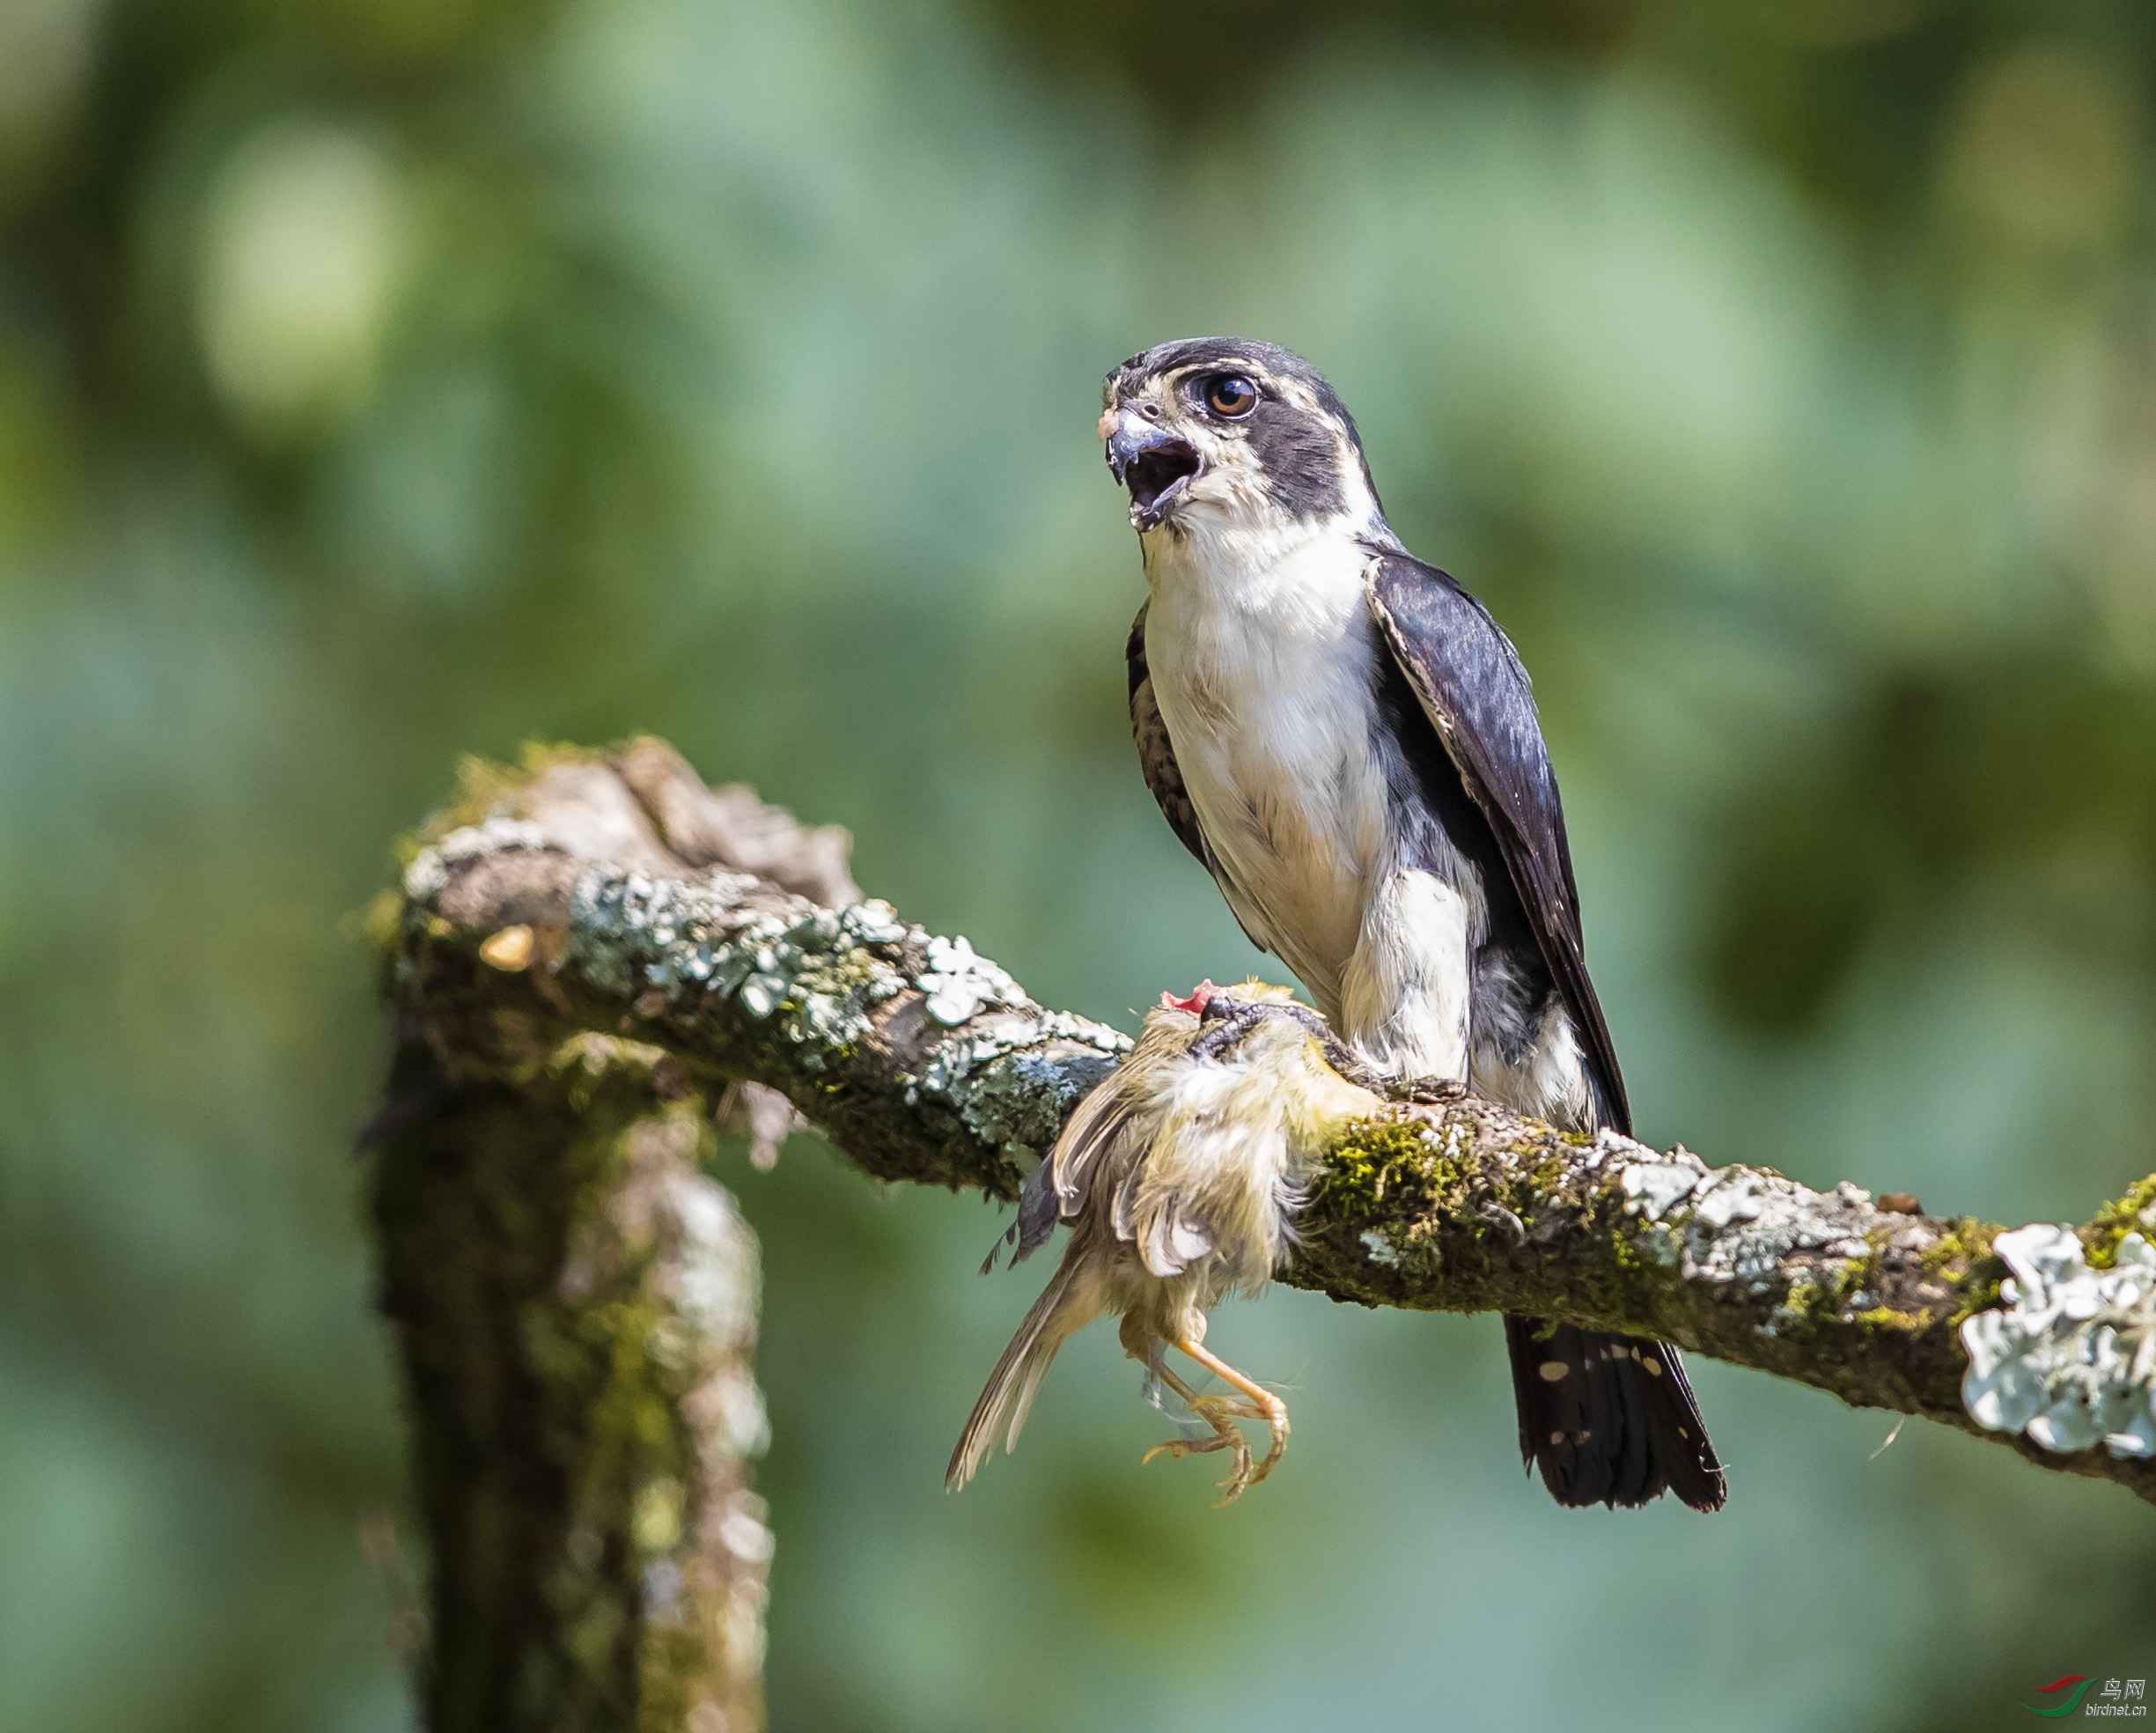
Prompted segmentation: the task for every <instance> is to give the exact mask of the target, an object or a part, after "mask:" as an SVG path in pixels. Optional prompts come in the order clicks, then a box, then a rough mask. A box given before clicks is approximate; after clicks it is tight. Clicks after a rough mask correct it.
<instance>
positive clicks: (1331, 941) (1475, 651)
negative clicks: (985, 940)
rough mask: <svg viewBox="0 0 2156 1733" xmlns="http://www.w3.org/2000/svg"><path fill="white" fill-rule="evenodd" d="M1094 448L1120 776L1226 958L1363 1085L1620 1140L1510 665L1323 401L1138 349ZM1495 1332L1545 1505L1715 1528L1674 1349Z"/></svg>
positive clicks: (1559, 852)
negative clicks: (1187, 871)
mask: <svg viewBox="0 0 2156 1733" xmlns="http://www.w3.org/2000/svg"><path fill="white" fill-rule="evenodd" d="M1098 431H1099V433H1100V438H1101V439H1102V440H1103V441H1104V442H1105V444H1106V446H1107V461H1108V466H1109V468H1110V469H1111V470H1112V471H1113V472H1114V474H1115V479H1116V480H1117V482H1119V483H1121V484H1122V485H1123V486H1124V487H1125V488H1127V489H1128V490H1129V492H1130V521H1131V524H1132V525H1133V527H1135V528H1136V529H1137V533H1138V542H1139V547H1140V549H1141V551H1142V553H1143V557H1144V571H1145V582H1146V586H1147V589H1148V591H1149V592H1150V594H1149V596H1148V599H1147V601H1146V603H1145V605H1144V607H1142V608H1140V609H1139V610H1138V616H1137V621H1136V623H1134V624H1133V626H1132V628H1131V631H1130V644H1129V660H1130V719H1131V726H1132V729H1133V731H1134V733H1135V734H1136V736H1137V747H1138V756H1139V760H1140V763H1141V764H1142V766H1143V768H1144V775H1145V780H1146V783H1147V785H1149V786H1150V787H1151V788H1152V793H1153V795H1154V798H1155V799H1156V800H1158V801H1159V805H1160V810H1161V811H1162V813H1163V814H1165V815H1166V818H1167V821H1168V823H1169V825H1170V826H1171V827H1172V828H1173V829H1174V832H1175V834H1176V836H1177V837H1180V838H1181V841H1182V843H1183V845H1184V846H1185V847H1186V848H1188V850H1189V851H1190V852H1191V853H1192V854H1193V855H1195V856H1196V858H1197V859H1198V860H1199V861H1200V863H1201V864H1203V867H1205V870H1206V871H1207V872H1208V873H1210V874H1211V875H1212V877H1213V880H1214V881H1215V883H1217V884H1218V886H1219V888H1220V891H1221V894H1222V895H1223V896H1225V898H1226V899H1227V903H1228V906H1229V907H1230V908H1231V909H1232V910H1233V911H1234V914H1235V918H1236V919H1237V920H1239V921H1240V923H1241V924H1242V927H1243V930H1244V931H1245V932H1246V933H1248V934H1249V936H1250V938H1251V940H1252V942H1254V943H1255V944H1256V945H1257V946H1258V947H1259V948H1262V949H1263V950H1267V951H1269V952H1271V953H1272V954H1273V955H1276V956H1277V957H1279V958H1280V959H1281V961H1282V962H1284V963H1285V964H1286V965H1287V966H1288V967H1289V968H1290V969H1291V970H1293V971H1294V973H1295V974H1296V976H1297V977H1299V979H1300V980H1301V982H1302V984H1303V985H1304V986H1305V987H1306V989H1307V990H1308V992H1309V993H1310V996H1311V998H1312V999H1313V1000H1314V1001H1315V1003H1316V1005H1317V1007H1318V1009H1319V1010H1320V1011H1321V1012H1322V1013H1323V1014H1324V1016H1325V1018H1326V1020H1327V1021H1328V1022H1329V1023H1330V1025H1331V1026H1332V1028H1333V1029H1335V1030H1336V1031H1337V1032H1338V1034H1339V1035H1340V1036H1342V1037H1344V1039H1345V1041H1346V1043H1347V1044H1348V1046H1349V1047H1350V1048H1351V1049H1352V1050H1353V1051H1354V1053H1355V1054H1356V1055H1357V1056H1358V1057H1359V1058H1360V1059H1361V1060H1362V1061H1363V1062H1365V1064H1366V1065H1367V1066H1370V1067H1372V1069H1374V1071H1375V1072H1376V1073H1380V1075H1382V1076H1384V1077H1387V1078H1392V1079H1397V1080H1418V1079H1434V1080H1444V1081H1446V1082H1450V1083H1453V1084H1457V1085H1461V1086H1465V1087H1467V1088H1471V1089H1473V1090H1474V1091H1475V1093H1477V1094H1479V1095H1484V1096H1486V1097H1489V1098H1491V1099H1494V1100H1496V1101H1498V1102H1503V1103H1505V1105H1507V1106H1510V1107H1512V1108H1514V1109H1516V1110H1519V1111H1520V1112H1522V1113H1526V1114H1528V1115H1530V1116H1532V1117H1536V1118H1540V1119H1543V1120H1546V1121H1549V1122H1550V1123H1552V1124H1555V1125H1562V1126H1564V1127H1567V1128H1570V1129H1574V1130H1578V1131H1583V1132H1585V1131H1592V1130H1594V1129H1595V1128H1597V1127H1600V1126H1605V1125H1607V1126H1611V1127H1614V1128H1615V1129H1616V1130H1618V1131H1620V1132H1629V1131H1630V1108H1629V1106H1628V1104H1627V1102H1626V1100H1625V1093H1624V1080H1623V1076H1622V1075H1621V1074H1620V1073H1619V1071H1618V1068H1617V1056H1616V1052H1615V1048H1614V1046H1613V1045H1612V1043H1611V1041H1610V1036H1609V1031H1608V1027H1607V1025H1606V1024H1605V1023H1604V1021H1603V1019H1602V1011H1601V1007H1600V1005H1599V1004H1598V1003H1597V1001H1596V999H1595V994H1594V988H1593V984H1592V983H1591V982H1590V981H1589V980H1588V978H1587V970H1586V957H1585V954H1584V951H1583V948H1582V941H1581V935H1580V918H1579V899H1578V892H1577V890H1576V889H1575V887H1574V884H1573V879H1572V864H1571V854H1570V851H1569V850H1568V848H1567V846H1566V843H1565V836H1564V813H1563V811H1562V809H1561V808H1560V806H1559V804H1558V799H1557V784H1556V777H1555V776H1554V775H1553V774H1552V772H1551V770H1550V765H1549V753H1548V751H1547V749H1546V748H1545V747H1544V744H1543V741H1542V727H1541V724H1540V722H1539V720H1538V719H1537V715H1536V712H1535V707H1534V697H1533V695H1532V693H1531V691H1530V690H1529V687H1528V682H1527V672H1526V670H1525V669H1524V668H1523V667H1522V666H1521V664H1520V657H1519V655H1518V653H1516V652H1515V651H1514V649H1513V647H1512V642H1511V640H1510V639H1508V638H1506V637H1505V633H1504V631H1502V630H1501V629H1500V628H1499V627H1498V625H1497V622H1496V621H1495V620H1494V619H1493V618H1492V617H1491V616H1490V612H1489V610H1488V609H1487V608H1484V607H1483V604H1482V603H1481V602H1480V601H1477V600H1476V599H1475V597H1474V596H1472V595H1470V594H1468V592H1467V591H1466V590H1465V589H1463V588H1462V587H1461V585H1460V584H1459V583H1458V582H1456V581H1455V580H1454V579H1452V578H1450V577H1448V576H1447V575H1446V573H1445V572H1440V571H1439V570H1438V569H1437V568H1436V567H1435V566H1432V565H1428V564H1424V562H1423V561H1421V560H1418V559H1416V557H1414V556H1413V555H1412V554H1410V553H1409V551H1408V550H1407V549H1406V548H1405V547H1404V546H1402V543H1401V541H1400V538H1399V537H1398V536H1397V535H1394V532H1393V529H1392V527H1391V526H1390V525H1389V524H1388V523H1387V521H1386V519H1385V513H1384V512H1383V510H1382V508H1381V507H1380V505H1379V502H1378V496H1377V490H1376V488H1375V486H1374V484H1373V483H1372V479H1371V474H1370V468H1369V464H1368V462H1367V461H1366V460H1365V456H1364V454H1363V447H1362V443H1361V439H1360V438H1359V436H1358V434H1357V432H1356V429H1355V424H1354V422H1353V420H1352V419H1351V418H1350V417H1349V415H1348V412H1347V410H1346V409H1344V408H1343V406H1342V404H1341V402H1340V400H1339V398H1338V397H1337V396H1336V395H1335V394H1334V392H1333V389H1332V387H1330V386H1329V385H1328V384H1327V383H1326V381H1325V380H1324V379H1323V377H1321V375H1320V374H1319V373H1318V372H1317V371H1316V370H1315V369H1314V368H1313V367H1312V366H1311V365H1310V364H1309V363H1308V362H1306V361H1305V360H1303V359H1302V358H1300V357H1299V356H1296V355H1292V354H1291V353H1289V352H1288V351H1287V350H1284V349H1280V348H1277V347H1276V346H1274V345H1273V344H1271V343H1256V342H1249V341H1245V340H1242V339H1238V338H1199V339H1193V340H1188V341H1183V342H1176V343H1162V344H1160V345H1159V346H1158V347H1156V348H1153V349H1149V350H1146V351H1145V352H1144V353H1143V354H1141V355H1134V356H1132V357H1131V358H1130V359H1129V360H1128V361H1126V362H1124V363H1123V364H1122V365H1121V366H1119V367H1117V368H1116V369H1115V371H1114V372H1111V373H1110V374H1109V375H1108V376H1107V385H1106V387H1105V389H1104V392H1103V410H1102V414H1101V417H1100V424H1099V430H1098ZM1059 1183H1060V1182H1059ZM1203 1226H1204V1224H1203V1222H1201V1227H1203ZM1219 1226H1220V1224H1212V1229H1213V1230H1214V1231H1215V1232H1216V1237H1217V1236H1218V1233H1217V1230H1218V1227H1219ZM1505 1340H1506V1344H1507V1346H1508V1348H1509V1350H1510V1354H1511V1361H1512V1384H1513V1390H1514V1394H1515V1397H1516V1398H1517V1401H1518V1406H1519V1413H1520V1451H1521V1455H1522V1456H1523V1458H1525V1460H1526V1461H1527V1462H1528V1463H1530V1464H1534V1466H1536V1467H1538V1468H1539V1469H1540V1470H1541V1472H1542V1481H1543V1484H1544V1485H1545V1486H1548V1488H1549V1491H1550V1493H1551V1494H1552V1495H1553V1496H1554V1497H1555V1498H1556V1501H1557V1502H1558V1503H1560V1504H1564V1505H1591V1504H1597V1503H1601V1504H1609V1505H1618V1506H1633V1505H1639V1504H1644V1503H1645V1502H1646V1501H1649V1500H1651V1499H1653V1498H1656V1497H1658V1496H1659V1495H1660V1494H1661V1493H1663V1492H1664V1491H1666V1490H1668V1491H1674V1492H1675V1493H1676V1494H1677V1496H1678V1497H1679V1498H1681V1500H1683V1501H1684V1502H1685V1503H1687V1504H1689V1505H1690V1506H1691V1507H1693V1508H1695V1509H1698V1510H1713V1509H1717V1508H1719V1507H1720V1506H1721V1504H1722V1502H1723V1500H1724V1497H1725V1489H1724V1485H1723V1474H1722V1468H1721V1464H1720V1463H1719V1461H1718V1458H1717V1457H1716V1455H1715V1452H1714V1448H1713V1446H1712V1445H1711V1443H1710V1442H1709V1441H1708V1437H1707V1433H1706V1428H1705V1427H1704V1426H1703V1424H1702V1423H1701V1421H1700V1418H1699V1411H1698V1408H1697V1406H1696V1404H1695V1403H1694V1401H1693V1397H1692V1392H1691V1389H1690V1386H1689V1383H1688V1382H1687V1380H1686V1378H1685V1375H1684V1370H1683V1367H1682V1363H1681V1361H1680V1360H1679V1358H1678V1355H1677V1353H1676V1351H1675V1350H1674V1348H1672V1347H1670V1346H1668V1345H1667V1344H1666V1343H1659V1342H1652V1341H1645V1340H1641V1339H1637V1338H1630V1337H1624V1336H1615V1335H1604V1334H1598V1333H1595V1332H1593V1331H1585V1330H1580V1329H1577V1328H1575V1327H1573V1326H1571V1325H1569V1324H1559V1325H1556V1326H1555V1327H1554V1328H1553V1327H1550V1326H1548V1325H1537V1324H1534V1323H1532V1322H1530V1321H1529V1320H1527V1319H1525V1318H1520V1317H1507V1318H1506V1319H1505ZM1015 1346H1016V1345H1014V1347H1015ZM1246 1394H1247V1390H1246ZM1254 1404H1255V1398H1254Z"/></svg>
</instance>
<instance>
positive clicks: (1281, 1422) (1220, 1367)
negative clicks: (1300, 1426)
mask: <svg viewBox="0 0 2156 1733" xmlns="http://www.w3.org/2000/svg"><path fill="white" fill-rule="evenodd" d="M1175 1346H1177V1347H1178V1348H1180V1349H1181V1351H1182V1352H1183V1353H1187V1354H1188V1355H1189V1356H1190V1358H1191V1359H1193V1360H1195V1361H1197V1363H1198V1364H1199V1365H1200V1366H1203V1368H1205V1369H1206V1370H1207V1371H1208V1372H1210V1373H1211V1374H1212V1375H1214V1376H1215V1377H1216V1378H1218V1379H1221V1380H1222V1381H1223V1382H1225V1383H1229V1384H1232V1385H1233V1386H1234V1387H1235V1388H1236V1389H1237V1390H1240V1391H1241V1392H1242V1393H1243V1395H1244V1396H1245V1397H1247V1398H1248V1400H1247V1402H1232V1403H1221V1401H1220V1398H1219V1397H1202V1398H1200V1399H1201V1400H1203V1401H1208V1402H1211V1403H1215V1404H1218V1405H1220V1409H1221V1412H1223V1413H1229V1414H1238V1415H1240V1416H1241V1417H1242V1418H1244V1419H1245V1420H1263V1421H1264V1422H1265V1425H1266V1427H1267V1428H1268V1429H1269V1431H1270V1432H1271V1434H1272V1441H1273V1442H1272V1448H1271V1449H1269V1450H1267V1451H1266V1453H1265V1460H1264V1461H1263V1462H1262V1463H1260V1464H1258V1465H1257V1470H1256V1471H1255V1473H1250V1474H1248V1475H1247V1478H1245V1479H1243V1480H1241V1481H1240V1483H1239V1484H1238V1485H1237V1486H1236V1487H1235V1490H1234V1491H1233V1492H1232V1493H1229V1494H1228V1497H1229V1498H1230V1499H1231V1500H1233V1498H1234V1497H1236V1496H1237V1494H1239V1493H1241V1491H1242V1489H1243V1487H1244V1486H1256V1485H1257V1483H1258V1482H1259V1481H1261V1480H1262V1479H1264V1478H1265V1477H1266V1476H1267V1475H1269V1474H1270V1473H1271V1472H1272V1471H1274V1470H1275V1469H1276V1468H1277V1467H1279V1466H1280V1458H1281V1457H1283V1456H1285V1455H1286V1454H1287V1451H1288V1405H1287V1404H1286V1403H1284V1402H1283V1401H1282V1400H1281V1399H1280V1398H1279V1397H1277V1396H1275V1395H1274V1394H1273V1393H1272V1391H1270V1390H1267V1389H1266V1388H1265V1387H1264V1386H1263V1385H1262V1384H1258V1383H1252V1382H1251V1381H1250V1380H1249V1379H1248V1378H1246V1377H1245V1376H1243V1375H1242V1374H1241V1373H1240V1372H1238V1371H1237V1370H1236V1369H1235V1368H1233V1366H1230V1365H1229V1364H1228V1363H1227V1361H1225V1360H1223V1359H1221V1358H1220V1356H1219V1355H1218V1354H1217V1353H1212V1352H1211V1351H1210V1349H1208V1348H1207V1347H1206V1346H1205V1345H1204V1344H1203V1342H1178V1343H1176V1345H1175ZM1207 1418H1208V1419H1210V1415H1209V1416H1208V1417H1207Z"/></svg>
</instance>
